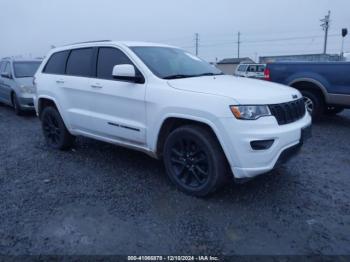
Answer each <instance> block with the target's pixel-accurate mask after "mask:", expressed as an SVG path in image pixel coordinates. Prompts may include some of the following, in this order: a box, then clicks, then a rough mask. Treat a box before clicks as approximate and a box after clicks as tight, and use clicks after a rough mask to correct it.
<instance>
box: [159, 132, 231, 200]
mask: <svg viewBox="0 0 350 262" xmlns="http://www.w3.org/2000/svg"><path fill="white" fill-rule="evenodd" d="M163 161H164V165H165V168H166V171H167V175H168V177H169V179H170V180H171V181H172V182H173V183H174V184H175V185H176V186H177V188H178V189H180V190H181V191H184V192H185V193H187V194H189V195H194V196H200V197H201V196H206V195H208V194H210V193H212V192H214V191H215V190H217V189H218V188H220V187H221V186H222V185H223V183H224V182H225V181H226V178H227V174H228V173H229V172H228V165H227V160H226V157H225V154H224V153H223V150H222V148H221V146H220V144H219V142H218V140H217V138H216V136H215V135H214V134H213V132H211V131H210V130H208V128H205V127H201V126H196V125H189V126H182V127H179V128H177V129H175V130H174V131H173V132H171V133H170V135H169V136H168V138H167V140H166V142H165V145H164V151H163Z"/></svg>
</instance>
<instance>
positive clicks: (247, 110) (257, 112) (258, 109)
mask: <svg viewBox="0 0 350 262" xmlns="http://www.w3.org/2000/svg"><path fill="white" fill-rule="evenodd" d="M230 108H231V112H232V113H233V115H234V116H235V117H236V118H237V119H241V120H256V119H258V118H260V117H263V116H271V112H270V109H269V107H268V106H265V105H259V106H230Z"/></svg>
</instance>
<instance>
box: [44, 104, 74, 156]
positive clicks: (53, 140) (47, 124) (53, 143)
mask: <svg viewBox="0 0 350 262" xmlns="http://www.w3.org/2000/svg"><path fill="white" fill-rule="evenodd" d="M41 124H42V129H43V133H44V136H45V139H46V142H47V144H48V145H49V146H50V147H52V148H54V149H60V150H66V149H69V148H70V147H71V146H72V144H73V142H74V138H75V137H74V136H72V135H71V134H70V133H69V132H68V130H67V128H66V126H65V125H64V122H63V120H62V118H61V116H60V114H59V112H58V111H57V109H56V108H54V107H46V108H44V110H43V112H42V114H41Z"/></svg>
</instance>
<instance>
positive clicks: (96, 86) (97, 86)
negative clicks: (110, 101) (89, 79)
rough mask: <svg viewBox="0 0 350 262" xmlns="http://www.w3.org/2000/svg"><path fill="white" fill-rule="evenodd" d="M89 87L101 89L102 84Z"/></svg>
mask: <svg viewBox="0 0 350 262" xmlns="http://www.w3.org/2000/svg"><path fill="white" fill-rule="evenodd" d="M91 87H92V88H95V89H101V88H102V86H100V85H91Z"/></svg>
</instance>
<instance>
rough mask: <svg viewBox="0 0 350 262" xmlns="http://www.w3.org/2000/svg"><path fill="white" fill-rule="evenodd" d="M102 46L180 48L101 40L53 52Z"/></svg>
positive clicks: (65, 47)
mask: <svg viewBox="0 0 350 262" xmlns="http://www.w3.org/2000/svg"><path fill="white" fill-rule="evenodd" d="M100 45H103V46H105V45H115V46H125V47H136V46H140V47H141V46H142V47H170V48H178V47H175V46H171V45H167V44H162V43H151V42H139V41H111V40H100V41H88V42H80V43H74V44H69V45H64V46H61V47H57V48H55V49H53V52H56V51H64V50H69V49H73V48H83V47H94V46H100Z"/></svg>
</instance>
